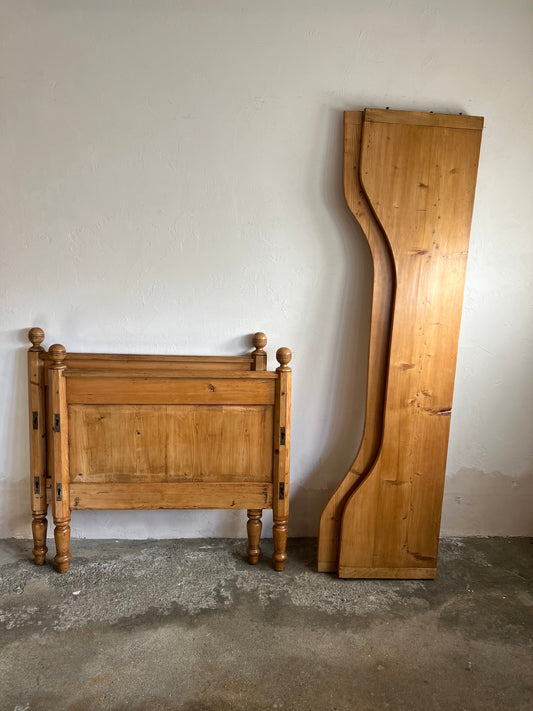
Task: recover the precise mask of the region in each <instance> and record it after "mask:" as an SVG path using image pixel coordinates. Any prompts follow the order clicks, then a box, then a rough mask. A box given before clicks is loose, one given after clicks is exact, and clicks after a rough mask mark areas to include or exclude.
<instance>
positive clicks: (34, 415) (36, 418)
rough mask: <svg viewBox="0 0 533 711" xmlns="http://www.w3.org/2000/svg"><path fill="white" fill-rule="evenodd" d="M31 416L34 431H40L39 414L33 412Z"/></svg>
mask: <svg viewBox="0 0 533 711" xmlns="http://www.w3.org/2000/svg"><path fill="white" fill-rule="evenodd" d="M31 415H32V423H33V429H34V430H38V429H39V413H38V412H32V413H31Z"/></svg>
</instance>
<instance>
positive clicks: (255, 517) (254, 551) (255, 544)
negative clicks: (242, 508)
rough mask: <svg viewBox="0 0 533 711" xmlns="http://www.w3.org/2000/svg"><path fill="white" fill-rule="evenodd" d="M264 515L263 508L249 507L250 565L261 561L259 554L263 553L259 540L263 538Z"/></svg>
mask: <svg viewBox="0 0 533 711" xmlns="http://www.w3.org/2000/svg"><path fill="white" fill-rule="evenodd" d="M262 515H263V511H262V509H248V523H247V524H246V529H247V531H248V549H247V551H246V552H247V553H248V562H249V563H250V565H256V564H257V563H259V556H260V555H261V547H260V545H259V541H260V540H261V527H262V524H261V516H262Z"/></svg>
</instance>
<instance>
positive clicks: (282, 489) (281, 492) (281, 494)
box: [279, 481, 285, 501]
mask: <svg viewBox="0 0 533 711" xmlns="http://www.w3.org/2000/svg"><path fill="white" fill-rule="evenodd" d="M284 498H285V483H284V482H283V481H280V483H279V500H280V501H283V499H284Z"/></svg>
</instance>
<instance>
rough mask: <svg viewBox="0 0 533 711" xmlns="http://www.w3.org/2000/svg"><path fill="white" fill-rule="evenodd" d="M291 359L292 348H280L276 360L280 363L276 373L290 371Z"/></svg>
mask: <svg viewBox="0 0 533 711" xmlns="http://www.w3.org/2000/svg"><path fill="white" fill-rule="evenodd" d="M291 359H292V352H291V349H290V348H278V350H277V351H276V360H277V361H278V363H279V368H276V373H281V372H282V371H287V370H290V368H289V363H290V362H291Z"/></svg>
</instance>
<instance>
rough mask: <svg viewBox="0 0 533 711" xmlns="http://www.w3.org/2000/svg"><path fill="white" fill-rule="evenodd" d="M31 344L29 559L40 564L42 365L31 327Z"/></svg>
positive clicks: (39, 336) (39, 338) (38, 335)
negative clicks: (30, 540)
mask: <svg viewBox="0 0 533 711" xmlns="http://www.w3.org/2000/svg"><path fill="white" fill-rule="evenodd" d="M28 337H29V339H30V341H31V343H32V346H31V347H30V349H29V351H28V405H29V408H28V413H29V432H30V496H31V512H32V535H33V557H34V560H35V563H36V565H43V563H44V562H45V557H46V553H47V551H48V548H47V546H46V532H47V529H48V521H47V518H46V516H47V509H48V506H47V500H46V473H47V470H46V417H45V402H44V366H43V360H42V358H41V354H42V353H43V352H44V349H43V347H42V346H41V343H42V342H43V340H44V332H43V330H42V329H41V328H32V329H31V330H30V332H29V334H28Z"/></svg>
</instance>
